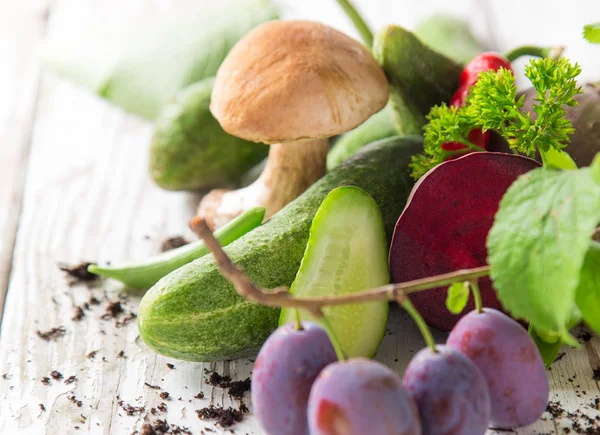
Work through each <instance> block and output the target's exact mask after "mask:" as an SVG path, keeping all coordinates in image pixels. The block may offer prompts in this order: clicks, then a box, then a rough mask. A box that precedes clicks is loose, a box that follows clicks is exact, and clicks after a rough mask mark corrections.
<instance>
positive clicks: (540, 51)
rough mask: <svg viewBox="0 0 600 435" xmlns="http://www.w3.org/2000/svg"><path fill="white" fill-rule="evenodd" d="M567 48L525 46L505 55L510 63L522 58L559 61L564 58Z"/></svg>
mask: <svg viewBox="0 0 600 435" xmlns="http://www.w3.org/2000/svg"><path fill="white" fill-rule="evenodd" d="M563 51H565V47H562V46H557V47H538V46H536V45H523V46H522V47H517V48H514V49H512V50H510V51H509V52H508V53H506V54H505V55H504V57H506V59H508V61H509V62H511V63H512V62H514V61H515V60H517V59H518V58H519V57H521V56H533V57H549V58H550V59H558V58H559V57H561V56H562V53H563Z"/></svg>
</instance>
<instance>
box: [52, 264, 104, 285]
mask: <svg viewBox="0 0 600 435" xmlns="http://www.w3.org/2000/svg"><path fill="white" fill-rule="evenodd" d="M90 264H93V263H89V262H83V263H80V264H77V265H75V266H68V265H66V264H59V265H58V267H59V268H60V270H62V271H63V272H66V274H67V278H68V280H69V284H76V283H78V282H90V281H96V280H97V279H98V278H100V277H99V276H98V275H94V274H93V273H90V272H88V266H89V265H90Z"/></svg>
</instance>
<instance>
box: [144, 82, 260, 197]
mask: <svg viewBox="0 0 600 435" xmlns="http://www.w3.org/2000/svg"><path fill="white" fill-rule="evenodd" d="M214 82H215V78H214V77H210V78H207V79H204V80H201V81H199V82H197V83H194V84H193V85H190V86H188V87H186V88H185V89H183V90H181V91H180V92H178V93H177V94H176V95H175V97H174V98H172V99H171V101H170V102H169V103H168V104H167V105H166V106H165V107H164V108H163V110H161V112H160V113H159V114H158V117H157V118H156V121H155V122H154V134H153V136H152V146H151V147H150V174H151V175H152V178H153V179H154V181H155V182H156V184H158V185H159V186H160V187H162V188H163V189H169V190H198V189H209V188H212V187H223V185H227V184H231V183H237V182H239V180H240V178H241V176H242V174H243V173H244V172H246V171H248V170H249V169H250V168H252V167H253V166H254V165H256V164H258V163H259V162H260V161H261V160H262V159H264V158H265V157H266V156H267V154H268V152H269V147H267V146H264V145H262V144H258V143H254V142H249V141H247V140H244V139H240V138H239V137H235V136H232V135H230V134H229V133H227V132H225V130H223V128H222V127H221V125H220V124H219V122H218V121H217V120H216V119H215V118H214V117H213V116H212V114H211V113H210V109H209V105H210V96H211V93H212V89H213V84H214Z"/></svg>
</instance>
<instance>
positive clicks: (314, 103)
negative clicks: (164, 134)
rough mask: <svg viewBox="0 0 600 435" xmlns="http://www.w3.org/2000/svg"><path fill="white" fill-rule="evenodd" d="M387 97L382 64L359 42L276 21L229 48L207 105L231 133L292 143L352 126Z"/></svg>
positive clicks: (315, 25) (313, 27) (305, 25)
mask: <svg viewBox="0 0 600 435" xmlns="http://www.w3.org/2000/svg"><path fill="white" fill-rule="evenodd" d="M388 95H389V89H388V82H387V79H386V77H385V74H384V72H383V70H382V68H381V67H380V66H379V64H377V62H376V61H375V59H374V58H373V56H372V55H371V53H370V52H369V50H368V49H367V48H366V47H365V46H364V45H362V44H361V43H359V42H357V41H355V40H354V39H352V38H350V37H348V36H346V35H344V34H343V33H341V32H338V31H337V30H335V29H332V28H330V27H328V26H326V25H323V24H319V23H314V22H310V21H271V22H268V23H265V24H262V25H261V26H259V27H256V28H255V29H254V30H252V31H251V32H250V33H248V34H247V35H246V36H245V37H244V38H242V39H241V40H240V41H239V42H238V43H237V44H236V45H235V47H234V48H233V49H232V50H231V52H230V53H229V55H228V56H227V58H226V59H225V61H224V62H223V64H222V65H221V67H220V69H219V72H218V73H217V79H216V82H215V85H214V88H213V93H212V98H211V100H212V101H211V105H210V110H211V112H212V113H213V115H214V116H215V118H217V120H218V121H219V122H220V124H221V126H222V127H223V129H225V131H227V132H228V133H230V134H232V135H234V136H238V137H241V138H244V139H247V140H251V141H254V142H265V143H277V142H289V141H293V140H299V139H308V138H326V137H331V136H335V135H337V134H340V133H343V132H346V131H349V130H351V129H353V128H354V127H356V126H358V125H360V124H361V123H362V122H364V121H365V120H366V119H367V118H368V117H369V116H371V115H372V114H373V113H375V112H377V111H378V110H380V109H381V108H383V106H384V105H385V104H386V102H387V100H388Z"/></svg>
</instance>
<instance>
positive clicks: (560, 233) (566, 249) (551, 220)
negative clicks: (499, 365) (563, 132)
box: [487, 158, 600, 340]
mask: <svg viewBox="0 0 600 435" xmlns="http://www.w3.org/2000/svg"><path fill="white" fill-rule="evenodd" d="M599 221H600V159H598V158H597V159H596V160H595V162H594V163H593V164H592V166H590V167H589V168H583V169H579V170H571V171H564V170H562V171H559V170H553V169H547V168H540V169H535V170H533V171H531V172H529V173H527V174H525V175H523V176H521V177H520V178H519V179H518V180H517V181H516V182H515V183H514V184H513V185H512V186H511V187H510V188H509V189H508V191H507V192H506V194H505V196H504V198H503V199H502V202H501V204H500V210H499V211H498V213H497V214H496V219H495V222H494V225H493V227H492V229H491V231H490V233H489V236H488V241H487V245H488V256H489V257H488V261H489V263H490V266H491V277H492V279H493V281H494V287H495V288H496V290H497V291H498V296H499V298H500V300H501V302H502V304H503V305H504V307H505V308H506V309H508V310H509V311H510V312H511V313H512V314H513V315H514V316H515V317H518V318H525V319H527V320H528V321H530V322H531V323H533V324H534V325H536V327H538V328H540V329H546V330H550V331H557V332H559V333H560V334H561V336H562V337H563V339H567V340H568V333H567V330H568V323H569V320H570V318H571V315H572V312H573V309H574V307H575V292H576V290H577V287H578V285H579V281H580V276H581V272H582V266H583V264H584V258H585V256H586V253H587V252H588V249H589V246H590V236H591V234H592V232H593V231H594V229H595V228H596V226H597V225H598V222H599Z"/></svg>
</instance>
